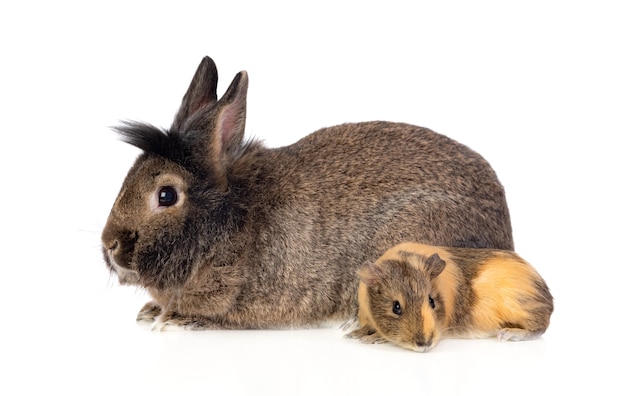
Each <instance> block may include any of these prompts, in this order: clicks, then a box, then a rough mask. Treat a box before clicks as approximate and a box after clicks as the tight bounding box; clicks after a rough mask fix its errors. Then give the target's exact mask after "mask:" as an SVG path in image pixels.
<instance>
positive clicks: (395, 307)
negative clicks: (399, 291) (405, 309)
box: [391, 301, 402, 316]
mask: <svg viewBox="0 0 626 396" xmlns="http://www.w3.org/2000/svg"><path fill="white" fill-rule="evenodd" d="M391 310H392V311H393V313H394V314H396V315H398V316H400V315H402V307H401V306H400V302H399V301H394V302H393V306H392V307H391Z"/></svg>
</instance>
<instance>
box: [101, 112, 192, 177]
mask: <svg viewBox="0 0 626 396" xmlns="http://www.w3.org/2000/svg"><path fill="white" fill-rule="evenodd" d="M113 129H114V130H115V131H116V132H117V133H118V134H119V135H120V136H121V137H122V140H123V141H124V142H126V143H128V144H131V145H133V146H135V147H137V148H138V149H140V150H142V151H144V152H145V153H148V154H156V155H158V156H161V157H164V158H166V159H168V160H170V161H173V162H175V163H177V164H179V165H182V166H184V167H188V166H189V159H190V158H191V157H192V150H191V145H190V144H188V143H187V142H186V141H185V139H184V136H182V135H181V134H180V133H177V132H170V131H167V130H164V129H161V128H157V127H155V126H153V125H150V124H144V123H139V122H132V121H126V122H123V123H122V125H120V126H116V127H114V128H113Z"/></svg>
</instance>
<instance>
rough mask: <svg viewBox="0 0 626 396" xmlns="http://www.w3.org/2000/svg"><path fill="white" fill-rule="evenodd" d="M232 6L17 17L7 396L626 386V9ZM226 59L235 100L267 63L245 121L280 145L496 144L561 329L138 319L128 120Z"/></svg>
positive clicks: (519, 223)
mask: <svg viewBox="0 0 626 396" xmlns="http://www.w3.org/2000/svg"><path fill="white" fill-rule="evenodd" d="M213 3H216V4H213ZM217 3H218V2H208V1H205V2H198V4H194V3H192V2H187V1H176V2H159V1H150V2H142V3H139V2H130V1H128V2H115V1H108V2H102V3H101V4H95V2H93V3H92V2H75V3H72V2H67V1H51V2H44V1H41V2H28V1H24V2H19V3H18V2H3V3H2V5H1V6H0V44H1V46H0V51H1V52H0V56H1V58H0V112H1V113H0V114H1V123H0V125H1V126H0V128H1V138H0V139H1V140H0V153H1V155H0V161H1V163H0V165H1V166H0V172H2V173H1V175H0V176H1V177H0V181H1V182H2V184H1V187H2V188H1V189H0V202H1V204H2V209H1V210H2V215H1V227H0V232H1V238H0V247H1V253H2V254H1V256H0V257H1V259H0V260H1V262H0V264H1V266H2V271H1V274H2V275H1V276H0V297H1V301H2V311H1V317H0V362H1V364H2V368H1V369H0V394H3V395H22V394H29V395H34V394H82V395H85V394H107V395H110V394H116V395H120V394H123V395H126V394H152V395H155V394H156V395H161V394H183V393H184V392H193V393H194V394H214V395H229V394H268V395H270V394H271V395H275V394H284V395H300V394H302V395H313V394H341V395H349V394H357V393H358V394H370V393H371V394H374V393H376V394H388V395H394V394H420V395H428V394H460V395H472V394H483V395H491V394H507V395H529V394H557V393H558V394H569V393H571V392H574V391H578V392H580V393H581V394H597V395H600V394H601V395H608V394H622V395H623V394H624V393H625V392H626V391H625V387H624V385H623V378H621V377H622V376H623V373H624V364H623V359H624V354H625V353H626V348H625V347H624V342H625V341H624V334H622V332H623V331H624V312H623V309H624V308H623V307H624V289H625V286H624V281H623V279H624V270H623V269H624V266H625V264H626V262H625V261H626V260H625V254H624V252H623V246H624V243H623V239H624V222H625V221H626V218H625V216H624V195H623V191H624V187H625V186H624V175H623V174H624V170H625V169H626V167H625V165H626V163H625V161H624V158H623V157H624V154H623V153H624V143H623V141H624V140H623V139H624V132H626V128H625V127H626V120H625V110H626V77H625V75H626V73H625V70H626V59H625V58H626V43H625V41H626V23H625V22H624V21H625V20H626V12H625V11H624V10H623V7H624V6H623V5H622V4H621V2H618V1H615V2H608V1H588V2H580V1H563V2H555V1H524V2H516V5H513V4H512V2H502V1H493V2H485V1H468V2H445V1H438V2H418V1H412V2H406V3H399V2H394V1H388V2H384V3H383V2H381V1H377V2H371V3H369V2H355V3H346V2H340V1H338V0H335V1H332V2H324V1H316V2H314V3H313V2H312V3H311V5H300V4H299V3H296V2H289V3H287V2H285V3H283V4H281V3H276V2H272V1H258V2H250V3H245V2H238V1H221V2H219V4H217ZM18 4H19V5H18ZM313 4H314V5H313ZM204 55H209V56H211V57H212V58H213V59H214V60H215V62H216V63H217V66H218V70H219V73H220V77H221V80H220V84H219V86H218V93H219V94H221V93H223V92H224V90H225V89H226V87H227V85H228V83H230V81H231V79H232V77H233V76H234V75H235V73H236V72H238V71H239V70H243V69H245V70H247V71H248V73H249V77H250V87H249V95H248V123H247V134H248V136H255V137H258V138H260V139H263V140H265V142H266V144H267V145H268V146H278V145H283V144H288V143H292V142H294V141H296V140H297V139H299V138H300V137H302V136H304V135H306V134H308V133H310V132H312V131H314V130H316V129H318V128H320V127H323V126H329V125H333V124H337V123H342V122H347V121H364V120H377V119H384V120H392V121H402V122H409V123H413V124H417V125H421V126H426V127H429V128H431V129H433V130H435V131H438V132H440V133H443V134H446V135H448V136H450V137H452V138H454V139H456V140H458V141H460V142H462V143H465V144H467V145H469V146H470V147H472V148H474V149H475V150H476V151H478V152H480V153H481V154H482V155H484V156H485V157H486V158H487V159H488V160H489V161H490V162H491V164H492V166H493V167H494V169H495V170H496V171H497V173H498V175H499V177H500V180H501V181H502V183H503V184H504V186H505V188H506V191H507V196H508V201H509V207H510V211H511V216H512V222H513V229H514V238H515V243H516V250H517V251H518V253H520V254H521V255H522V256H523V257H525V258H526V259H527V260H528V261H530V262H531V263H532V264H533V265H534V266H535V267H536V268H537V269H538V270H539V272H540V273H541V274H542V275H543V276H544V278H545V279H546V281H547V282H548V285H549V286H550V288H551V290H552V292H553V294H554V297H555V312H554V314H553V316H552V324H551V326H550V328H549V329H548V331H547V332H546V333H545V335H544V336H543V337H542V338H541V339H539V340H537V341H530V342H522V343H499V342H497V341H495V340H493V339H486V340H444V341H443V342H442V343H441V344H440V345H439V346H438V347H437V348H435V349H434V350H433V351H431V352H428V353H426V354H418V353H414V352H410V351H405V350H401V349H399V348H396V347H393V346H390V345H375V346H372V345H363V344H360V343H358V342H356V341H354V340H347V339H344V338H343V337H342V331H341V330H340V329H337V328H329V329H317V330H294V331H229V332H222V331H214V332H198V333H185V332H183V333H153V332H150V331H149V330H148V329H147V328H145V327H142V326H139V325H137V324H136V323H135V321H134V320H135V314H136V312H137V311H138V310H139V308H140V307H141V306H142V305H143V303H144V302H145V301H146V299H147V297H146V296H145V295H144V294H143V293H142V292H141V291H140V290H135V289H133V288H126V287H121V286H119V285H118V284H117V282H116V279H115V278H113V277H111V276H110V275H109V273H108V271H107V270H106V269H105V265H104V263H103V260H102V258H101V255H100V246H99V244H100V241H99V234H100V231H101V228H102V226H103V225H104V223H105V221H106V217H107V215H108V211H109V210H110V207H111V204H112V203H113V200H114V198H115V196H116V195H117V192H118V189H119V187H120V185H121V182H122V180H123V178H124V176H125V173H126V171H127V170H128V168H129V167H130V165H131V164H132V162H133V160H134V158H135V157H136V156H137V154H138V151H137V150H136V149H134V148H132V147H130V146H129V145H126V144H124V143H121V142H120V141H119V140H118V138H117V137H116V136H115V134H114V133H113V132H112V131H111V130H110V128H109V127H110V126H112V125H115V124H117V123H118V121H119V120H122V119H135V120H141V121H146V122H150V123H153V124H155V125H158V126H164V127H167V126H169V124H170V123H171V121H172V118H173V115H174V113H175V111H176V109H177V107H178V105H179V103H180V100H181V98H182V95H183V94H184V92H185V90H186V88H187V85H188V83H189V81H190V79H191V77H192V75H193V73H194V71H195V69H196V66H197V65H198V63H199V62H200V59H201V58H202V56H204ZM61 392H64V393H61ZM592 392H593V393H592Z"/></svg>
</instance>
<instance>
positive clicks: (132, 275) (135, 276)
mask: <svg viewBox="0 0 626 396" xmlns="http://www.w3.org/2000/svg"><path fill="white" fill-rule="evenodd" d="M104 257H105V261H106V262H107V264H108V265H109V268H110V269H111V271H113V272H115V273H116V274H117V278H118V279H119V281H120V284H121V285H129V284H130V285H136V284H138V283H139V273H138V272H137V271H134V270H131V269H128V268H124V267H122V266H120V265H119V264H118V263H117V262H116V261H115V258H114V257H113V254H112V253H111V251H106V252H105V254H104Z"/></svg>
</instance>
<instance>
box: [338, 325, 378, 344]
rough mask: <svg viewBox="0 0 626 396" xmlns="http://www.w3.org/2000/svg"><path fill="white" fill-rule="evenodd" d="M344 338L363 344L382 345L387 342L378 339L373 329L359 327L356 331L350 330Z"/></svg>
mask: <svg viewBox="0 0 626 396" xmlns="http://www.w3.org/2000/svg"><path fill="white" fill-rule="evenodd" d="M345 337H346V338H356V339H358V340H359V341H361V342H362V343H364V344H382V343H384V342H387V341H386V340H385V339H384V338H382V337H380V336H379V335H378V333H377V332H376V331H375V330H374V329H370V328H367V327H361V328H359V329H356V330H352V331H351V332H349V333H348V334H346V335H345Z"/></svg>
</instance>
